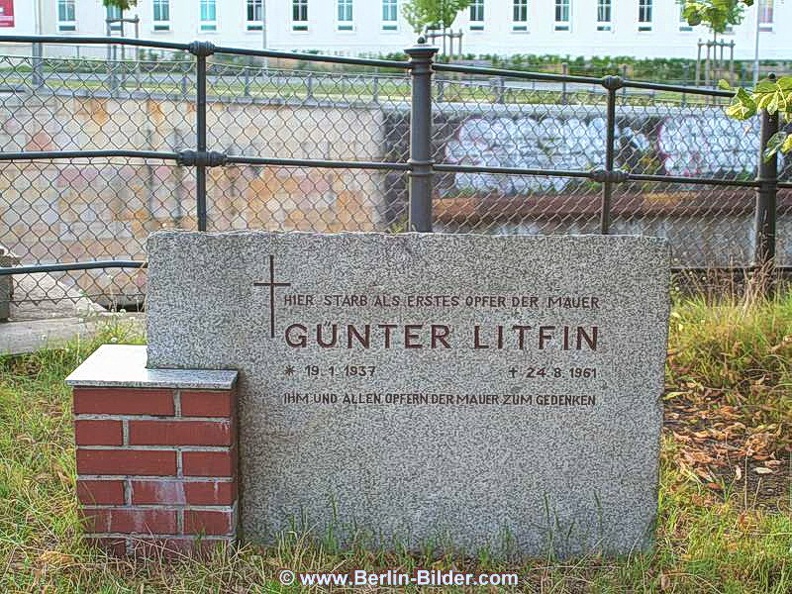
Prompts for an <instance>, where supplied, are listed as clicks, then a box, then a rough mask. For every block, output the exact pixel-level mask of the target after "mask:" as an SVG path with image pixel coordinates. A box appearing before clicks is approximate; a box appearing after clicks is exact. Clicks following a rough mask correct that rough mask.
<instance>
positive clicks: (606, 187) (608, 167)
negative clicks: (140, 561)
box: [600, 76, 624, 235]
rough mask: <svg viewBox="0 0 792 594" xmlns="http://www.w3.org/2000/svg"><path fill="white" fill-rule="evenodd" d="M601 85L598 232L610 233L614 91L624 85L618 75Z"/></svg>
mask: <svg viewBox="0 0 792 594" xmlns="http://www.w3.org/2000/svg"><path fill="white" fill-rule="evenodd" d="M602 86H603V87H605V88H606V89H607V91H608V105H607V112H606V118H607V119H606V134H607V136H606V138H605V181H604V182H603V184H602V207H601V210H600V233H601V234H603V235H607V234H608V233H610V224H611V197H612V196H613V181H612V177H613V172H614V169H613V167H614V164H615V162H616V146H615V144H616V91H618V90H619V89H620V88H621V87H623V86H624V81H623V80H622V78H621V77H620V76H606V77H604V78H603V79H602Z"/></svg>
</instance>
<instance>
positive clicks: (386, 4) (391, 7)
mask: <svg viewBox="0 0 792 594" xmlns="http://www.w3.org/2000/svg"><path fill="white" fill-rule="evenodd" d="M391 11H392V12H391ZM388 13H390V14H388ZM380 16H381V17H382V30H383V31H398V30H399V0H382V14H381V15H380ZM386 16H393V18H385V17H386Z"/></svg>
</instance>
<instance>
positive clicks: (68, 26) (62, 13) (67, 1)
mask: <svg viewBox="0 0 792 594" xmlns="http://www.w3.org/2000/svg"><path fill="white" fill-rule="evenodd" d="M76 30H77V18H76V16H75V11H74V0H58V31H76Z"/></svg>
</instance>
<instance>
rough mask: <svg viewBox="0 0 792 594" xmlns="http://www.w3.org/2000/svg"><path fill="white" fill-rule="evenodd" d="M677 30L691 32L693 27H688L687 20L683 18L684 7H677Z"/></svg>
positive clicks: (682, 5) (681, 5)
mask: <svg viewBox="0 0 792 594" xmlns="http://www.w3.org/2000/svg"><path fill="white" fill-rule="evenodd" d="M679 30H680V31H692V30H693V27H691V26H690V23H688V20H687V19H686V18H685V5H684V4H680V5H679Z"/></svg>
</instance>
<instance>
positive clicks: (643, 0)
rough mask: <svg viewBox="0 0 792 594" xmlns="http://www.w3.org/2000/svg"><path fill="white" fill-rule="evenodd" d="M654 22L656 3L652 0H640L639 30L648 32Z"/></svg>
mask: <svg viewBox="0 0 792 594" xmlns="http://www.w3.org/2000/svg"><path fill="white" fill-rule="evenodd" d="M653 24H654V3H653V1H652V0H638V32H639V33H647V32H649V31H651V30H652V26H653Z"/></svg>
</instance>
